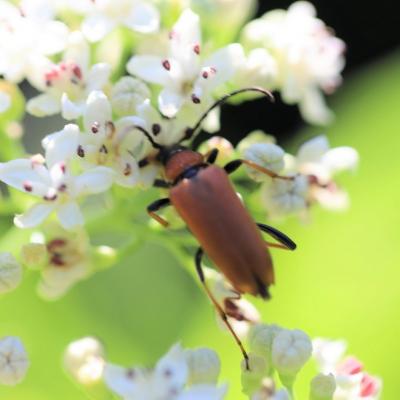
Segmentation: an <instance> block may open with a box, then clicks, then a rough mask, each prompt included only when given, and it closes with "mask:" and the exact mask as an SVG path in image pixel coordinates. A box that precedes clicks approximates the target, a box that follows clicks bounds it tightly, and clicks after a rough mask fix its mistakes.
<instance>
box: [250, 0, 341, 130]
mask: <svg viewBox="0 0 400 400" xmlns="http://www.w3.org/2000/svg"><path fill="white" fill-rule="evenodd" d="M243 41H244V42H245V43H246V44H248V45H249V46H250V47H253V48H254V47H265V48H266V49H267V50H268V51H269V52H270V53H271V55H272V56H273V57H274V59H275V60H276V62H277V71H278V75H277V87H278V88H279V89H280V90H281V93H282V98H283V100H284V101H285V102H287V103H289V104H294V103H299V106H300V111H301V113H302V115H303V117H304V118H305V119H306V120H307V121H309V122H312V123H316V124H326V123H328V122H329V121H330V120H331V118H332V114H331V112H330V110H329V109H328V108H327V106H326V105H325V101H324V98H323V95H322V94H321V90H322V91H324V92H325V93H332V92H333V91H334V90H335V88H336V87H337V86H338V85H339V84H340V83H341V76H340V73H341V71H342V69H343V67H344V56H343V53H344V50H345V44H344V42H343V41H342V40H340V39H338V38H336V37H335V36H334V35H333V34H332V32H331V31H330V30H329V28H328V27H327V26H326V25H325V24H324V22H323V21H321V20H320V19H318V18H316V11H315V8H314V6H313V5H312V4H311V3H309V2H306V1H297V2H295V3H293V4H292V5H291V6H290V7H289V8H288V10H287V11H285V10H274V11H270V12H268V13H266V14H265V15H264V16H262V17H261V18H260V19H256V20H253V21H252V22H250V23H249V24H248V25H247V26H246V27H245V29H244V31H243Z"/></svg>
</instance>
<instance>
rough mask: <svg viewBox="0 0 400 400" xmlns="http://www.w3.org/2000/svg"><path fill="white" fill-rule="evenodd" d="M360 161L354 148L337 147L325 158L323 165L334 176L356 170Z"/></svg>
mask: <svg viewBox="0 0 400 400" xmlns="http://www.w3.org/2000/svg"><path fill="white" fill-rule="evenodd" d="M358 160H359V156H358V152H357V151H356V150H355V149H353V148H352V147H336V148H334V149H331V150H329V151H328V152H327V153H326V154H325V155H324V156H323V158H322V163H323V164H324V165H325V166H326V168H328V169H329V170H330V171H331V173H332V174H334V173H336V172H340V171H344V170H352V169H354V168H355V167H356V166H357V164H358Z"/></svg>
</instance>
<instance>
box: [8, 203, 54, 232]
mask: <svg viewBox="0 0 400 400" xmlns="http://www.w3.org/2000/svg"><path fill="white" fill-rule="evenodd" d="M54 208H55V204H54V203H39V204H35V205H34V206H33V207H31V208H30V209H29V210H28V211H27V212H26V213H25V214H21V215H16V216H15V217H14V224H15V225H16V226H17V227H18V228H33V227H35V226H37V225H40V224H41V223H42V222H43V221H44V220H45V219H46V218H47V217H48V216H49V215H50V213H51V212H52V211H53V210H54Z"/></svg>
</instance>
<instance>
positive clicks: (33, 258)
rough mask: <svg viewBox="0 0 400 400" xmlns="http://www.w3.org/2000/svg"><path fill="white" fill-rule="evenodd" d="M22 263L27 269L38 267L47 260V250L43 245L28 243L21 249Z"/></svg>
mask: <svg viewBox="0 0 400 400" xmlns="http://www.w3.org/2000/svg"><path fill="white" fill-rule="evenodd" d="M21 258H22V262H23V263H24V264H25V265H26V266H27V267H29V268H37V267H40V266H41V264H43V263H44V262H45V261H46V259H47V248H46V245H44V244H43V243H28V244H25V245H23V246H22V249H21Z"/></svg>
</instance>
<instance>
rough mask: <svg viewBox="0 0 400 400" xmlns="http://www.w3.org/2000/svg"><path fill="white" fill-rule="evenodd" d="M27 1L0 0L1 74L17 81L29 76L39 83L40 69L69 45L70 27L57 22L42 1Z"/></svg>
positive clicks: (33, 81)
mask: <svg viewBox="0 0 400 400" xmlns="http://www.w3.org/2000/svg"><path fill="white" fill-rule="evenodd" d="M27 4H29V2H26V1H25V2H23V3H22V4H21V5H20V6H19V7H15V6H14V5H13V4H12V3H11V2H9V1H5V0H1V1H0V15H1V19H0V74H2V75H4V76H5V78H6V80H8V81H11V82H15V83H19V82H21V81H22V80H23V79H24V78H27V79H28V80H29V81H30V82H31V83H32V84H33V85H34V86H36V83H37V82H38V74H39V72H40V70H41V69H42V67H43V65H47V64H48V63H49V61H48V59H47V57H48V56H51V55H54V54H57V53H59V52H61V51H62V50H63V49H64V48H65V44H66V41H67V36H68V29H67V27H66V26H65V25H64V24H63V23H62V22H60V21H53V20H52V19H51V18H52V15H51V13H50V14H49V13H46V12H45V10H44V9H43V7H42V5H41V4H40V2H34V4H32V6H30V7H26V6H27ZM39 9H41V12H39Z"/></svg>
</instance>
